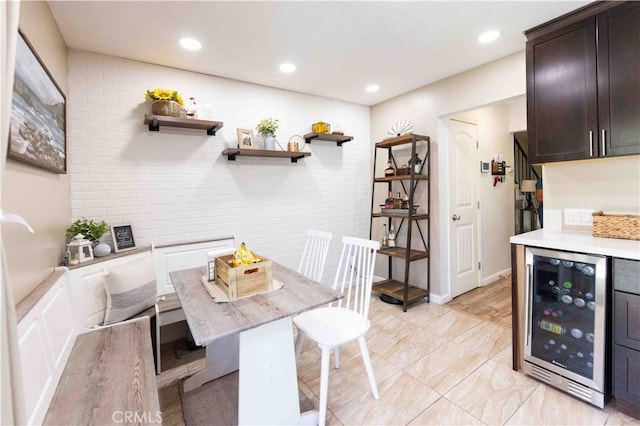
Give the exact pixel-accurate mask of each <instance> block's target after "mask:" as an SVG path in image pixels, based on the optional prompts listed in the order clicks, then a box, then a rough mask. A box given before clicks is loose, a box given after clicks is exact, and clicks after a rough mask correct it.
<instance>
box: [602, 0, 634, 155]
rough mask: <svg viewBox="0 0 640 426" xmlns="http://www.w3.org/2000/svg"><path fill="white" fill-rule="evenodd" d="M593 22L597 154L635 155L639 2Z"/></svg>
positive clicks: (617, 9)
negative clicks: (597, 125) (596, 62)
mask: <svg viewBox="0 0 640 426" xmlns="http://www.w3.org/2000/svg"><path fill="white" fill-rule="evenodd" d="M597 19H598V37H599V41H598V95H599V97H598V114H599V124H600V130H599V133H598V137H599V143H598V147H599V154H600V155H601V156H602V155H606V156H610V155H628V154H638V153H640V3H636V2H631V3H627V4H623V5H621V6H618V7H615V8H613V9H610V10H608V11H607V12H604V13H602V14H600V15H598V18H597ZM603 132H604V134H603ZM603 143H604V144H605V145H606V146H605V147H603ZM603 148H604V149H603Z"/></svg>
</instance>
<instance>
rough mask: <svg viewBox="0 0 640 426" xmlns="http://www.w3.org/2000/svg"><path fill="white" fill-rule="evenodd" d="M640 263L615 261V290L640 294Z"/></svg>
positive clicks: (622, 260) (624, 260) (635, 261)
mask: <svg viewBox="0 0 640 426" xmlns="http://www.w3.org/2000/svg"><path fill="white" fill-rule="evenodd" d="M639 277H640V262H638V261H637V260H627V259H618V258H614V259H613V288H614V289H615V290H622V291H626V292H627V293H633V294H640V278H639Z"/></svg>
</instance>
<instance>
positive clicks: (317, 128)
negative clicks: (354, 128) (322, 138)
mask: <svg viewBox="0 0 640 426" xmlns="http://www.w3.org/2000/svg"><path fill="white" fill-rule="evenodd" d="M330 130H331V126H330V125H329V123H325V122H324V121H318V122H317V123H313V124H312V125H311V131H312V132H314V133H329V131H330Z"/></svg>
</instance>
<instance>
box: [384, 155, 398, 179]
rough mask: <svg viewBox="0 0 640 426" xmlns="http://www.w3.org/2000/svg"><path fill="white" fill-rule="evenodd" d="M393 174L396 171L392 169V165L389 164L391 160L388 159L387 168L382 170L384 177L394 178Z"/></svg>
mask: <svg viewBox="0 0 640 426" xmlns="http://www.w3.org/2000/svg"><path fill="white" fill-rule="evenodd" d="M395 174H396V169H394V168H393V165H392V164H391V159H389V160H388V161H387V168H386V169H384V176H385V177H389V176H394V175H395Z"/></svg>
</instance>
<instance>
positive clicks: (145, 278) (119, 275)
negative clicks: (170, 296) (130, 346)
mask: <svg viewBox="0 0 640 426" xmlns="http://www.w3.org/2000/svg"><path fill="white" fill-rule="evenodd" d="M102 279H103V280H104V288H105V290H106V293H107V308H106V310H105V315H104V324H105V325H108V324H113V323H116V322H120V321H124V320H126V319H128V318H131V317H132V316H134V315H136V314H137V313H139V312H142V311H144V310H145V309H148V308H150V307H151V306H154V305H155V304H156V301H157V293H158V292H157V286H156V273H155V267H154V264H153V256H152V255H149V256H145V257H144V258H142V259H140V260H136V261H134V262H129V263H125V264H122V265H117V266H114V267H112V268H109V270H108V271H107V274H106V276H104V277H102Z"/></svg>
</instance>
